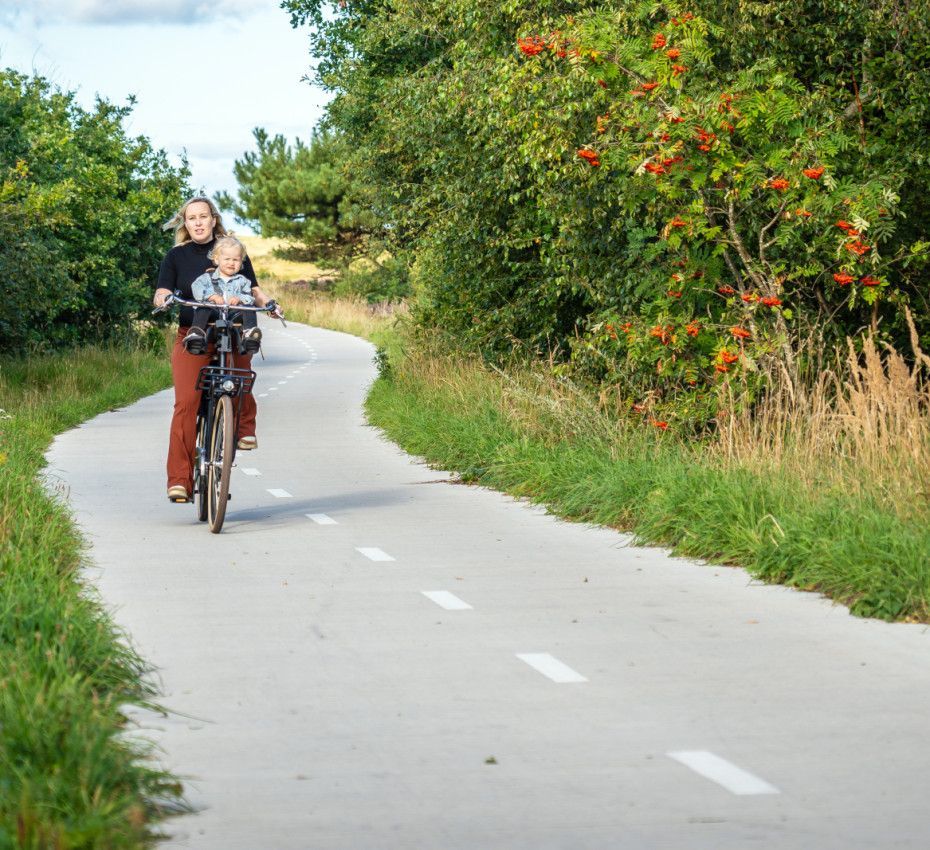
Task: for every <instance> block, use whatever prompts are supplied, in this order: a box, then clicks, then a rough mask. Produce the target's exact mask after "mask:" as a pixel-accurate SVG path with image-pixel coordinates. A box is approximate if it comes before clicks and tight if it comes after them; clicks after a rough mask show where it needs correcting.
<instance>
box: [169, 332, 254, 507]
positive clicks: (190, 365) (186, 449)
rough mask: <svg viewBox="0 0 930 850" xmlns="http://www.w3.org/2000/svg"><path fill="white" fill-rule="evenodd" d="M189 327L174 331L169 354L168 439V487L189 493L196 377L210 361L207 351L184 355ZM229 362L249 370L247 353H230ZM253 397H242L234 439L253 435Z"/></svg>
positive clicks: (192, 468)
mask: <svg viewBox="0 0 930 850" xmlns="http://www.w3.org/2000/svg"><path fill="white" fill-rule="evenodd" d="M189 330H190V328H178V335H177V336H176V337H175V340H174V349H173V350H172V352H171V374H172V375H173V376H174V416H173V417H172V419H171V434H170V436H169V438H168V486H169V487H173V486H174V485H175V484H180V485H181V486H182V487H186V488H187V492H188V493H190V492H191V491H192V490H193V487H194V443H195V442H196V441H197V410H198V408H199V407H200V392H199V391H198V390H197V376H198V375H199V374H200V369H201V367H202V366H206V365H208V364H209V362H210V354H211V352H207V353H206V354H188V353H187V351H186V350H185V348H184V346H183V345H182V344H181V340H183V339H184V337H185V336H187V332H188V331H189ZM233 363H234V365H235V366H236V367H237V368H239V369H250V368H251V367H252V355H251V354H234V355H233ZM255 415H256V406H255V397H254V396H253V395H252V394H251V393H249V394H248V395H245V396H243V398H242V415H241V416H240V417H239V434H238V435H237V436H238V437H252V436H254V435H255Z"/></svg>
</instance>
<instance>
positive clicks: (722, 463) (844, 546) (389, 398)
mask: <svg viewBox="0 0 930 850" xmlns="http://www.w3.org/2000/svg"><path fill="white" fill-rule="evenodd" d="M367 411H368V416H369V420H370V421H371V422H372V424H374V425H376V426H378V427H380V428H382V429H383V430H384V431H385V433H386V434H387V435H388V436H389V437H390V438H391V439H392V440H394V441H396V442H397V443H399V444H400V445H401V446H402V447H403V448H404V449H405V450H407V451H409V452H411V453H413V454H417V455H420V456H422V457H424V458H426V459H427V460H428V461H429V462H430V463H433V464H435V465H438V466H441V467H442V468H444V469H449V470H454V471H457V472H459V473H460V474H461V475H462V477H463V478H464V479H465V480H468V481H474V482H478V483H481V484H484V485H487V486H490V487H495V488H497V489H501V490H505V491H507V492H509V493H512V494H514V495H517V496H523V497H527V498H529V499H531V500H533V501H535V502H541V503H545V504H546V505H547V506H548V507H549V508H550V509H551V510H552V511H553V512H555V513H558V514H560V515H562V516H565V517H568V518H572V519H577V520H583V521H588V522H594V523H599V524H603V525H609V526H614V527H619V528H622V529H625V530H629V531H632V532H634V533H635V535H636V537H637V538H638V539H639V540H640V541H641V542H649V543H659V544H663V545H667V546H670V547H671V548H672V550H673V551H674V552H676V553H678V554H683V555H689V556H694V557H700V558H705V559H708V560H712V561H714V562H717V563H724V564H735V565H740V566H743V567H745V568H746V569H747V570H748V571H749V572H750V573H751V574H752V575H753V576H755V577H757V578H759V579H762V580H764V581H768V582H780V583H784V584H787V585H791V586H793V587H798V588H801V589H805V590H815V591H819V592H822V593H824V594H826V595H828V596H830V597H832V598H833V599H836V600H837V601H839V602H842V603H844V604H847V605H849V606H850V608H851V610H852V611H853V613H856V614H861V615H864V616H874V617H879V618H882V619H889V620H892V619H907V620H919V621H923V622H927V621H928V619H930V559H928V557H927V553H928V552H930V522H928V519H930V516H928V515H930V511H928V510H927V502H926V494H923V495H922V496H919V500H921V499H922V505H921V506H920V507H919V508H917V509H915V507H914V504H913V500H912V504H910V505H909V506H908V507H907V509H906V510H901V509H899V506H896V505H895V503H894V502H893V501H890V500H889V499H888V498H887V493H888V488H887V486H885V484H886V482H881V481H879V482H875V481H873V480H871V477H870V475H871V473H870V471H869V470H867V469H865V470H863V471H861V472H857V471H856V469H857V468H856V467H855V466H854V465H851V466H847V467H846V469H847V474H848V475H849V476H851V478H850V479H849V480H846V481H844V480H842V479H837V478H836V477H835V476H833V475H831V474H828V470H827V469H826V467H825V468H824V469H823V470H822V472H823V474H822V475H819V476H818V474H817V471H816V470H812V469H810V468H806V469H805V474H804V475H803V476H802V475H799V474H797V470H796V468H795V465H793V464H791V463H788V462H784V463H779V464H775V465H771V464H764V463H755V462H737V461H734V460H733V458H732V457H727V456H726V453H723V452H720V451H718V450H717V447H715V446H714V445H712V444H711V445H708V444H705V443H700V442H688V441H686V440H684V439H681V438H677V437H676V436H675V435H674V434H673V433H671V432H667V433H662V432H659V431H655V429H644V428H643V427H642V426H641V424H640V425H636V424H632V423H631V422H630V421H629V420H628V419H623V418H619V417H616V416H613V415H608V414H607V413H606V412H604V411H603V410H602V409H599V407H598V404H597V400H596V399H594V398H590V397H588V396H586V395H585V393H584V392H582V391H580V390H578V389H577V388H574V387H572V386H571V385H570V384H568V383H567V382H564V381H558V380H557V379H554V378H552V377H551V375H548V374H545V373H544V372H542V371H541V372H539V373H534V372H530V371H526V372H518V373H512V374H502V373H498V372H494V371H491V370H488V369H487V368H485V367H484V366H482V365H481V364H480V363H479V362H477V361H469V360H465V359H461V358H458V359H456V358H452V357H448V356H442V355H436V354H432V353H430V352H428V351H427V352H424V351H420V352H417V351H416V350H411V351H408V352H407V354H406V355H405V356H404V357H402V358H400V359H399V360H397V361H396V362H393V363H392V364H391V368H390V369H388V370H386V371H384V372H383V374H382V377H381V378H380V379H379V380H378V381H377V382H376V383H375V384H374V386H373V388H372V391H371V394H370V395H369V397H368V401H367ZM825 458H826V460H825V463H826V464H827V465H829V456H825ZM833 467H835V464H833V465H832V467H831V468H833ZM889 471H891V470H889ZM853 479H855V480H853Z"/></svg>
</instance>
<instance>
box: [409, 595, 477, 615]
mask: <svg viewBox="0 0 930 850" xmlns="http://www.w3.org/2000/svg"><path fill="white" fill-rule="evenodd" d="M420 593H422V594H423V595H424V596H425V597H426V598H427V599H431V600H432V601H433V602H435V603H436V604H437V605H438V606H439V607H440V608H445V609H446V610H447V611H471V610H472V607H471V605H469V604H468V603H467V602H465V601H464V600H462V599H459V598H458V596H456V595H455V594H454V593H449V591H448V590H421V591H420Z"/></svg>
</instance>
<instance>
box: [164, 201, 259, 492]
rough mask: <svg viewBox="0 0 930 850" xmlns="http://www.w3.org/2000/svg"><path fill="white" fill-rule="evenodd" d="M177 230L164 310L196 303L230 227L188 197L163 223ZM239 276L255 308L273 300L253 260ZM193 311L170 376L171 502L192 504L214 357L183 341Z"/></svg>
mask: <svg viewBox="0 0 930 850" xmlns="http://www.w3.org/2000/svg"><path fill="white" fill-rule="evenodd" d="M170 228H174V242H175V244H174V247H173V248H172V249H171V250H170V251H168V253H167V254H165V258H164V259H163V260H162V263H161V268H160V269H159V272H158V282H157V284H156V289H155V296H154V298H153V303H154V305H155V306H156V307H162V306H163V305H164V303H165V299H166V298H167V297H168V296H169V295H171V294H173V293H174V292H179V293H180V295H181V297H182V298H184V299H187V300H193V292H192V290H191V285H192V284H193V282H194V281H195V280H196V279H197V278H198V277H200V276H201V275H202V274H204V273H205V272H206V271H207V270H208V269H210V268H212V267H213V261H212V260H211V259H210V257H209V256H208V254H209V253H210V252H211V251H212V250H213V247H214V243H215V242H216V239H217V238H218V237H221V236H226V235H227V233H226V228H225V227H223V220H222V217H221V216H220V213H219V210H218V209H217V208H216V206H215V205H214V203H213V201H211V200H210V199H209V198H206V197H203V196H197V197H194V198H190V199H189V200H188V201H186V202H185V203H184V204H182V205H181V208H180V209H179V210H178V211H177V213H175V215H174V216H173V217H172V218H171V219H169V220H168V222H167V223H166V224H165V230H168V229H170ZM240 273H241V274H243V275H245V277H246V278H248V279H249V281H250V282H251V283H252V297H253V298H254V299H255V305H256V306H258V307H264V306H265V305H266V304H267V303H268V302H269V301H270V300H271V299H270V298H269V297H268V296H267V295H266V294H265V293H264V292H262V290H261V287H260V286H259V285H258V280H257V278H256V277H255V271H254V269H253V268H252V263H251V261H250V260H249V259H248V258H246V259H245V261H244V262H243V264H242V270H241V272H240ZM193 320H194V311H193V310H192V309H191V308H189V307H184V308H182V309H181V312H180V315H179V317H178V324H179V327H178V332H177V335H176V337H175V341H174V348H173V350H172V352H171V374H172V377H173V379H174V415H173V417H172V419H171V431H170V435H169V439H168V463H167V469H168V499H169V500H170V501H172V502H188V501H190V498H191V492H192V490H193V483H194V482H193V457H194V444H195V442H196V428H197V410H198V408H199V406H200V392H199V390H197V376H198V375H199V373H200V369H201V367H203V366H206V365H207V364H208V363H209V362H210V354H209V353H207V354H200V355H198V354H191V353H189V352H188V351H186V350H185V348H184V345H183V340H184V338H185V337H186V336H187V335H188V333H189V332H190V328H191V325H192V323H193ZM251 361H252V354H251V352H249V353H245V354H239V353H235V354H234V355H233V362H234V365H235V366H236V368H240V369H249V368H251ZM256 412H257V411H256V405H255V398H254V396H253V395H252V394H251V393H248V394H246V395H245V396H243V398H242V406H241V410H240V413H239V433H238V435H237V438H238V448H239V450H240V451H247V450H249V449H254V448H257V447H258V441H257V439H256V437H255V417H256Z"/></svg>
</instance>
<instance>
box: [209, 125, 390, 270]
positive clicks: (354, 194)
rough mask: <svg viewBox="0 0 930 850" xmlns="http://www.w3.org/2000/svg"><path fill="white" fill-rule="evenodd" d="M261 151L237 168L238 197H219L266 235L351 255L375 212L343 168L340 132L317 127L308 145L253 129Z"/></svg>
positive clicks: (325, 254)
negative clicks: (290, 141) (364, 204)
mask: <svg viewBox="0 0 930 850" xmlns="http://www.w3.org/2000/svg"><path fill="white" fill-rule="evenodd" d="M254 136H255V141H256V144H257V146H258V150H257V151H254V152H252V151H250V152H247V153H246V154H245V156H244V157H243V158H242V159H241V160H237V161H236V164H235V168H234V173H235V175H236V180H237V181H238V183H239V189H238V198H235V197H233V196H231V195H229V194H227V193H221V194H219V195H218V196H217V202H218V203H219V204H220V206H222V207H223V208H224V209H229V210H232V212H233V213H234V214H235V216H236V218H237V219H238V220H239V221H240V222H242V223H243V224H248V225H250V226H251V227H254V228H256V229H257V230H259V232H260V233H261V234H262V235H264V236H280V237H283V238H285V239H289V240H293V241H295V242H299V243H300V244H301V245H302V246H303V247H304V248H305V249H306V250H307V251H309V252H312V253H314V254H315V255H317V256H322V257H332V256H345V255H348V254H351V253H352V252H353V251H354V250H355V249H356V247H357V246H358V243H359V242H360V240H362V239H363V238H364V237H365V236H366V235H368V234H370V233H371V232H372V231H373V229H374V216H373V215H372V214H371V213H370V212H369V211H368V210H366V208H365V207H364V206H363V204H362V200H361V193H360V191H359V189H358V187H357V186H356V184H355V183H354V181H353V180H352V179H351V178H350V177H349V175H348V173H347V170H346V169H345V167H344V154H345V145H344V143H343V142H342V139H341V137H340V136H339V135H337V134H335V133H332V132H327V131H325V130H319V131H317V132H315V133H314V134H313V136H312V137H311V139H310V143H309V144H304V143H303V142H302V141H301V140H299V139H298V140H297V141H296V142H295V144H294V146H293V147H291V146H290V145H288V143H287V141H286V140H285V138H284V137H283V136H281V135H276V136H274V137H269V136H268V134H267V133H266V132H265V130H263V129H261V128H256V129H255V131H254Z"/></svg>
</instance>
